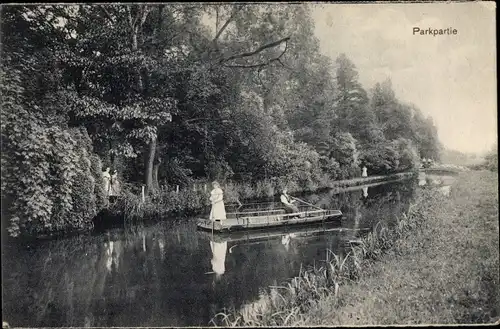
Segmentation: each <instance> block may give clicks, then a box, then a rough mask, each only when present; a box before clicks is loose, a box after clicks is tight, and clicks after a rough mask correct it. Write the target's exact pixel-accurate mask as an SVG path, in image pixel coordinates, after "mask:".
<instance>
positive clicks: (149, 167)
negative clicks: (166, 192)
mask: <svg viewBox="0 0 500 329" xmlns="http://www.w3.org/2000/svg"><path fill="white" fill-rule="evenodd" d="M155 154H156V137H155V138H153V139H152V140H151V141H150V142H149V150H148V159H147V163H146V177H145V178H146V191H147V192H148V193H150V192H152V191H153V190H154V186H153V166H154V161H155Z"/></svg>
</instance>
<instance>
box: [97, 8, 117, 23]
mask: <svg viewBox="0 0 500 329" xmlns="http://www.w3.org/2000/svg"><path fill="white" fill-rule="evenodd" d="M99 8H101V10H102V12H103V13H104V16H106V18H107V19H108V20H109V21H110V22H111V24H113V23H114V22H115V20H114V19H113V16H111V14H110V13H109V11H108V10H107V9H106V7H104V6H103V5H100V6H99Z"/></svg>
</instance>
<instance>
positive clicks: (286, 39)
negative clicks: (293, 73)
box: [224, 37, 290, 69]
mask: <svg viewBox="0 0 500 329" xmlns="http://www.w3.org/2000/svg"><path fill="white" fill-rule="evenodd" d="M289 39H290V37H287V38H285V39H282V40H280V41H276V42H273V43H270V44H268V45H265V46H262V47H259V49H257V50H256V51H255V52H251V53H246V54H252V55H253V54H255V53H258V52H261V51H262V50H264V49H266V48H269V47H272V46H273V45H274V46H275V45H277V44H280V43H281V42H283V41H285V49H283V51H282V52H281V54H280V55H279V56H278V57H275V58H271V59H269V60H267V61H266V62H263V63H260V64H248V65H247V64H234V65H224V66H226V67H235V68H247V69H250V68H262V67H264V66H266V65H269V64H271V63H272V62H275V61H277V62H279V63H280V64H281V65H282V66H283V67H286V66H285V65H284V64H283V62H282V61H281V57H283V55H284V54H285V53H286V51H287V49H288V40H289ZM246 54H242V55H245V56H241V57H247V56H251V55H246ZM233 57H234V56H233ZM237 58H240V57H237ZM226 61H227V60H226Z"/></svg>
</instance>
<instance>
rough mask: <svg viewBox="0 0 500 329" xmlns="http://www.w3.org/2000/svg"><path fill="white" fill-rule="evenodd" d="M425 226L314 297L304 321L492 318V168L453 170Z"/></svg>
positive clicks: (495, 286) (495, 313) (495, 281)
mask: <svg viewBox="0 0 500 329" xmlns="http://www.w3.org/2000/svg"><path fill="white" fill-rule="evenodd" d="M432 212H433V216H432V218H428V219H426V220H427V221H428V223H427V224H426V225H423V226H422V227H420V228H418V229H416V230H415V232H414V234H411V235H410V236H409V237H408V238H407V239H405V240H399V241H397V242H396V244H395V245H394V247H393V248H391V250H390V251H389V252H387V253H386V254H385V255H384V256H382V257H381V259H379V260H378V261H376V262H374V263H373V264H372V265H371V266H369V267H368V268H366V269H364V271H363V273H362V274H361V277H360V279H359V280H358V281H357V282H352V283H347V284H345V285H343V286H342V289H340V291H339V295H338V299H337V301H335V298H334V297H333V296H327V297H325V298H322V299H319V300H318V301H316V302H315V303H314V304H313V305H311V307H309V308H308V310H307V311H306V314H303V317H302V318H303V319H307V323H303V324H309V325H386V324H457V323H458V324H465V323H493V322H496V321H498V320H499V318H500V311H499V309H500V298H499V229H498V227H499V221H498V173H493V172H487V171H479V172H474V171H473V172H465V173H462V174H460V176H459V177H458V180H457V181H456V182H455V184H454V185H453V187H452V190H451V195H450V197H449V198H444V199H442V201H441V204H438V205H437V206H436V207H434V208H433V211H432Z"/></svg>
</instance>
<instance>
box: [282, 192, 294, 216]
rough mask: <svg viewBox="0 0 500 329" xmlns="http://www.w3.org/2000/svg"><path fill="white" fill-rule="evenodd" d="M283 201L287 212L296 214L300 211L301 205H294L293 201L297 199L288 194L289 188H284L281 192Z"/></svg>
mask: <svg viewBox="0 0 500 329" xmlns="http://www.w3.org/2000/svg"><path fill="white" fill-rule="evenodd" d="M280 200H281V203H282V204H283V206H284V207H285V211H286V212H287V214H294V213H298V212H299V207H297V206H296V205H294V204H293V203H294V202H295V200H293V199H292V198H291V197H290V196H289V195H288V194H287V189H286V188H285V189H283V192H282V193H281V197H280Z"/></svg>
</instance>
